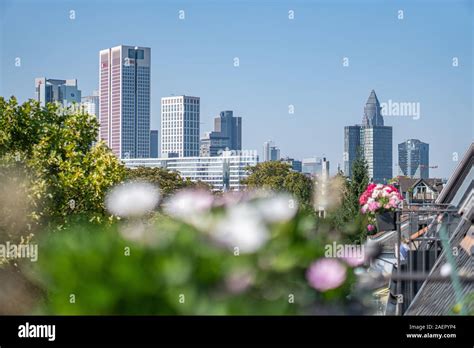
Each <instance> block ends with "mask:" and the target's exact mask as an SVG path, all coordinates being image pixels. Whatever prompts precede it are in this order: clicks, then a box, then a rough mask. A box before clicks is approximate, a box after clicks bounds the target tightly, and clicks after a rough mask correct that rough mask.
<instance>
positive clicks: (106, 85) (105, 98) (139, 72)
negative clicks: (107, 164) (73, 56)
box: [99, 45, 151, 158]
mask: <svg viewBox="0 0 474 348" xmlns="http://www.w3.org/2000/svg"><path fill="white" fill-rule="evenodd" d="M99 59H100V68H99V75H100V83H99V91H100V98H99V100H100V107H99V120H100V138H101V139H102V140H104V141H105V143H106V144H107V145H108V146H109V147H110V148H111V149H112V151H113V152H114V153H115V155H116V156H117V157H119V158H147V157H149V155H150V76H151V64H150V63H151V50H150V48H148V47H137V46H124V45H121V46H116V47H112V48H108V49H105V50H101V51H100V54H99Z"/></svg>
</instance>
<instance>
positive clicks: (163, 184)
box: [126, 167, 211, 196]
mask: <svg viewBox="0 0 474 348" xmlns="http://www.w3.org/2000/svg"><path fill="white" fill-rule="evenodd" d="M126 178H127V180H142V181H146V182H149V183H152V184H155V185H156V186H158V187H159V188H160V190H161V193H162V194H163V195H164V196H169V195H170V194H172V193H174V192H176V191H178V190H180V189H184V188H191V187H193V188H202V189H205V190H210V189H211V187H210V186H209V185H208V184H206V183H205V182H202V181H198V182H193V181H191V180H189V179H188V178H186V179H184V178H182V177H181V175H180V174H179V173H178V172H174V171H170V170H167V169H165V168H160V167H154V168H151V167H138V168H135V169H130V168H128V169H127V174H126Z"/></svg>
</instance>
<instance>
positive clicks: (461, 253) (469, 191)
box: [405, 144, 474, 315]
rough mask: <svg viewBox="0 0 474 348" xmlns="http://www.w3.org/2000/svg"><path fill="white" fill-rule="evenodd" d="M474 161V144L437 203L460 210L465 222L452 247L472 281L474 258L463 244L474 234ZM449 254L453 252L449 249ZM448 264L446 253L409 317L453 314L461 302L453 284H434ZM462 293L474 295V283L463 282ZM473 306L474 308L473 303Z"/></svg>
mask: <svg viewBox="0 0 474 348" xmlns="http://www.w3.org/2000/svg"><path fill="white" fill-rule="evenodd" d="M473 158H474V144H471V146H470V148H469V150H468V151H467V152H466V154H465V155H464V157H463V159H462V160H461V162H460V163H459V165H458V167H457V168H456V170H455V171H454V173H453V175H452V176H451V178H450V179H449V181H448V183H447V185H446V186H445V188H444V189H443V190H442V192H441V194H440V196H439V197H438V199H437V201H436V203H438V204H449V205H454V206H456V207H457V208H458V211H459V215H460V216H461V218H460V219H459V223H458V225H457V226H456V229H455V231H454V232H453V234H452V235H451V238H450V240H449V245H450V247H451V248H456V250H457V252H458V255H457V256H455V257H454V262H455V265H454V266H455V269H456V271H457V272H458V273H464V274H466V275H468V276H470V277H472V276H473V273H474V257H473V255H472V253H470V252H469V250H466V249H465V248H463V245H464V244H465V243H463V241H465V240H466V236H467V235H468V234H469V235H471V236H472V235H473V234H474V227H473V219H474V194H473V183H472V177H471V176H470V175H469V173H472V165H473ZM454 200H456V201H454ZM461 243H463V244H461ZM448 251H449V252H451V249H448ZM446 262H447V257H446V250H444V251H443V252H442V253H441V255H440V257H439V258H438V260H437V261H436V263H435V264H434V266H433V268H432V270H431V272H430V274H429V276H428V278H427V279H426V280H425V282H424V283H423V285H422V286H421V288H420V290H419V291H418V293H417V294H416V296H415V298H414V299H413V301H412V302H411V304H410V306H409V307H408V309H407V311H406V312H405V314H406V315H446V314H450V312H451V311H452V309H453V307H454V305H456V304H457V302H458V299H457V296H456V293H455V291H454V288H453V285H452V282H451V281H450V280H449V278H448V279H446V281H435V280H433V276H440V275H441V268H442V267H443V265H444V264H446ZM459 292H460V293H459V295H460V296H461V298H465V296H467V295H468V294H472V293H474V283H473V282H472V281H471V282H468V281H464V282H461V287H460V290H459ZM471 306H473V307H474V304H472V302H471ZM467 310H468V311H471V310H474V308H467Z"/></svg>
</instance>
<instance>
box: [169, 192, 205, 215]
mask: <svg viewBox="0 0 474 348" xmlns="http://www.w3.org/2000/svg"><path fill="white" fill-rule="evenodd" d="M213 200H214V197H213V196H212V194H211V193H210V192H208V191H206V190H182V191H179V192H178V193H176V194H175V195H173V196H172V197H171V198H170V199H169V200H168V201H167V202H166V204H165V206H164V210H165V212H166V213H167V214H168V215H170V216H173V217H176V218H181V219H186V218H187V217H189V216H190V215H196V214H202V213H204V212H207V211H208V210H209V209H210V208H211V207H212V203H213Z"/></svg>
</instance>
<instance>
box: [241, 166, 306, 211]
mask: <svg viewBox="0 0 474 348" xmlns="http://www.w3.org/2000/svg"><path fill="white" fill-rule="evenodd" d="M242 183H243V184H244V185H247V187H248V188H250V189H259V188H262V189H269V190H272V191H285V192H288V193H290V194H292V195H293V196H294V197H295V198H296V199H298V201H299V202H300V204H301V205H302V207H304V208H308V209H310V208H311V206H312V202H311V198H312V192H313V182H312V180H311V179H310V178H308V177H307V176H305V175H304V174H301V173H298V172H294V171H292V170H291V167H290V165H289V164H287V163H283V162H277V161H268V162H262V163H258V164H257V165H256V166H253V167H250V168H249V176H248V177H247V178H246V179H244V180H243V181H242Z"/></svg>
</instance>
